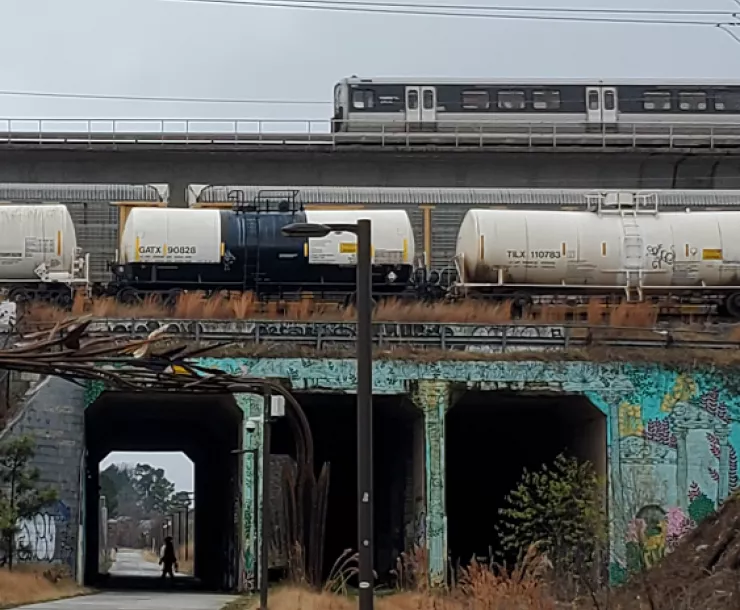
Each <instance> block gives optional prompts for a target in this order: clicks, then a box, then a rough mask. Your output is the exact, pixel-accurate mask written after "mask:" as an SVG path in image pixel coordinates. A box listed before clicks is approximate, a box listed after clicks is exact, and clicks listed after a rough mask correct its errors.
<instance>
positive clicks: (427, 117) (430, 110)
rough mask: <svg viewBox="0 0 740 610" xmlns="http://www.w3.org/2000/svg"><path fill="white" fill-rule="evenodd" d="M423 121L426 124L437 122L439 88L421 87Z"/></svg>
mask: <svg viewBox="0 0 740 610" xmlns="http://www.w3.org/2000/svg"><path fill="white" fill-rule="evenodd" d="M421 122H422V123H423V124H424V125H425V126H430V125H432V126H433V125H434V124H435V123H436V122H437V88H436V87H422V88H421Z"/></svg>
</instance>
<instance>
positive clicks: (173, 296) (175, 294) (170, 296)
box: [163, 288, 185, 308]
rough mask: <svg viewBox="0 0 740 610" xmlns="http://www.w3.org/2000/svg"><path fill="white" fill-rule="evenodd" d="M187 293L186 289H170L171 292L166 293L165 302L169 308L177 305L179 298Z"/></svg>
mask: <svg viewBox="0 0 740 610" xmlns="http://www.w3.org/2000/svg"><path fill="white" fill-rule="evenodd" d="M183 294H185V291H184V290H180V289H179V288H175V289H173V290H170V291H169V292H167V293H165V294H164V295H163V296H164V300H163V304H164V306H165V307H167V308H172V307H174V306H175V305H177V301H178V299H179V298H180V297H181V296H182V295H183Z"/></svg>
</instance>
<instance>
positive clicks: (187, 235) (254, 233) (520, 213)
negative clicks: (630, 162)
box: [0, 192, 740, 318]
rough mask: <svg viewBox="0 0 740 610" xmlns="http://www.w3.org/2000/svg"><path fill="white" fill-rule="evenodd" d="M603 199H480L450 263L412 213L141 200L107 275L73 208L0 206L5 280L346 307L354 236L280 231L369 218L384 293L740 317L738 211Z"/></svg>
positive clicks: (379, 292)
mask: <svg viewBox="0 0 740 610" xmlns="http://www.w3.org/2000/svg"><path fill="white" fill-rule="evenodd" d="M593 201H594V205H593V206H591V207H590V208H588V209H579V210H556V209H555V210H553V209H550V210H542V209H516V208H513V209H512V208H510V209H493V208H481V207H471V208H470V209H467V211H466V212H465V213H464V215H463V216H462V221H461V223H460V224H459V226H458V229H457V233H456V244H455V248H454V257H453V258H452V260H451V261H450V264H449V266H448V267H447V268H446V269H430V267H429V265H428V264H426V263H425V261H424V260H423V259H421V258H420V256H419V254H420V253H419V252H418V251H417V244H416V239H415V234H414V227H413V225H412V222H411V219H410V216H409V212H408V211H407V210H403V209H387V208H386V209H338V208H334V209H324V210H312V209H304V207H303V206H302V204H301V205H299V204H296V202H295V200H290V199H279V200H272V201H271V200H269V199H268V200H263V201H259V200H255V201H252V202H249V203H247V204H243V203H242V204H235V205H234V206H233V208H232V209H198V208H167V207H134V208H133V209H131V211H130V213H129V214H128V216H127V218H126V220H125V222H124V223H123V226H122V227H121V233H120V241H119V249H118V252H117V254H116V256H115V260H113V261H110V265H111V272H112V279H111V280H109V281H107V282H91V281H90V278H89V253H85V252H83V251H82V249H80V248H78V246H77V239H76V233H75V226H74V224H73V223H72V220H71V217H70V214H69V211H68V210H67V208H66V206H64V205H61V204H26V205H0V289H2V290H3V291H4V292H6V293H8V294H9V296H10V298H12V299H15V300H26V299H28V300H36V299H42V300H48V299H51V300H53V301H55V302H58V303H67V302H69V301H70V300H71V298H72V296H71V295H73V294H74V292H75V290H77V289H81V288H84V289H86V290H87V291H88V294H97V295H110V296H115V297H117V298H119V299H120V300H122V301H129V302H130V301H135V300H137V299H140V298H143V297H146V296H147V295H157V296H158V297H160V298H164V299H166V300H171V299H174V297H176V296H177V295H179V294H181V293H182V292H184V291H198V292H203V293H208V294H213V293H217V292H244V291H249V292H253V293H254V294H255V295H256V296H258V297H259V298H261V299H292V298H296V297H303V296H307V293H308V294H309V295H312V296H314V297H316V298H322V299H328V300H342V301H343V302H344V303H345V304H348V303H350V302H351V300H352V298H353V297H354V291H355V265H356V258H355V257H356V251H357V244H356V237H355V235H354V234H352V233H348V232H338V233H337V232H332V233H329V234H328V235H327V236H326V237H322V238H316V237H310V238H295V237H288V236H286V235H284V234H283V231H282V229H283V228H284V227H285V226H286V225H288V224H293V223H304V222H307V223H319V224H323V225H329V226H331V225H334V224H345V225H346V224H349V223H355V222H356V221H357V220H359V219H361V218H369V219H370V220H371V221H372V250H371V255H372V283H373V294H374V296H375V298H376V299H380V298H385V297H403V298H414V299H430V300H434V299H453V300H459V299H504V298H505V299H511V300H512V301H513V302H515V303H519V304H521V305H526V304H527V303H530V302H533V301H534V300H539V301H543V300H545V301H546V300H547V299H560V298H562V299H565V300H566V301H567V302H572V300H573V299H576V300H577V299H586V298H588V297H593V296H598V297H607V298H615V299H620V300H627V301H632V302H642V301H648V300H658V301H659V300H661V299H678V300H679V301H681V302H686V303H699V304H702V305H712V306H718V307H720V308H722V309H723V310H724V312H725V313H726V314H728V315H730V316H732V317H735V318H740V242H738V241H737V239H736V236H737V235H738V234H740V210H736V211H733V210H729V211H728V210H719V211H717V210H703V209H700V210H699V211H691V210H689V209H686V210H683V211H676V209H675V208H673V209H671V210H670V211H664V210H660V209H658V206H657V203H656V199H655V198H653V197H650V196H648V195H636V194H634V193H628V192H607V193H601V194H599V195H598V196H594V197H593Z"/></svg>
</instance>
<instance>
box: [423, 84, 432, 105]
mask: <svg viewBox="0 0 740 610" xmlns="http://www.w3.org/2000/svg"><path fill="white" fill-rule="evenodd" d="M423 99H424V110H432V109H433V108H434V93H432V92H431V91H430V90H429V89H425V90H424V98H423Z"/></svg>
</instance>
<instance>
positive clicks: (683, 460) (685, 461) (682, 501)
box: [676, 426, 689, 513]
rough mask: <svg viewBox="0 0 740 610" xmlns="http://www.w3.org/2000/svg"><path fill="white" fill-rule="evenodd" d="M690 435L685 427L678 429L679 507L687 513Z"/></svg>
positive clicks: (677, 470) (677, 483) (677, 484)
mask: <svg viewBox="0 0 740 610" xmlns="http://www.w3.org/2000/svg"><path fill="white" fill-rule="evenodd" d="M688 434H689V430H688V428H686V427H685V426H680V427H679V426H677V427H676V440H677V447H676V491H677V492H678V507H679V508H680V509H681V510H683V511H684V512H685V513H688V510H689V496H688V490H689V453H688V447H687V445H686V437H687V436H688Z"/></svg>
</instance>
